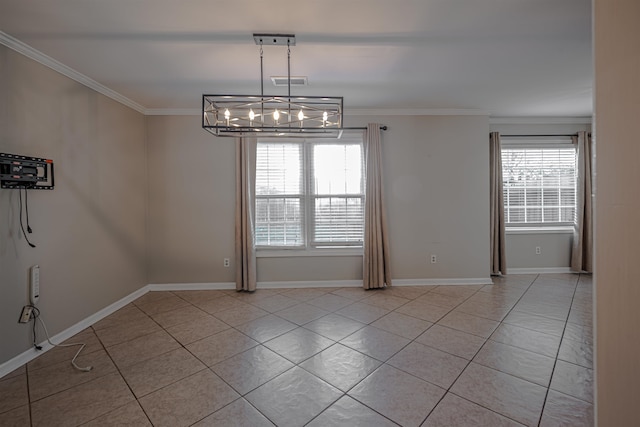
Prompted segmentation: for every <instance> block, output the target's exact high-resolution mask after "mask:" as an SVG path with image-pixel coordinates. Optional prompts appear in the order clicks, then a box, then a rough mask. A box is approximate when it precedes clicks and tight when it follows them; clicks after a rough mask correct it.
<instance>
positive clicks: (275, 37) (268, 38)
mask: <svg viewBox="0 0 640 427" xmlns="http://www.w3.org/2000/svg"><path fill="white" fill-rule="evenodd" d="M253 40H254V41H255V42H256V44H257V45H258V46H259V45H264V46H268V45H271V46H287V45H289V46H295V45H296V35H295V34H254V35H253Z"/></svg>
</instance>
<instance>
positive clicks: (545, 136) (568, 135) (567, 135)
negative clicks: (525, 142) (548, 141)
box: [500, 132, 591, 138]
mask: <svg viewBox="0 0 640 427" xmlns="http://www.w3.org/2000/svg"><path fill="white" fill-rule="evenodd" d="M588 135H589V136H591V132H589V133H588ZM560 136H564V137H571V136H578V134H577V133H564V134H544V135H507V134H504V135H503V134H500V137H501V138H502V137H504V138H550V137H560Z"/></svg>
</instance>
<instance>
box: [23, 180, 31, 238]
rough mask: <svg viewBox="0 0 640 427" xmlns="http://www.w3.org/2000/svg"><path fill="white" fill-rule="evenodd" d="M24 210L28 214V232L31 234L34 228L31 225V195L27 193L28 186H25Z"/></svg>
mask: <svg viewBox="0 0 640 427" xmlns="http://www.w3.org/2000/svg"><path fill="white" fill-rule="evenodd" d="M24 208H25V209H24V210H25V212H26V214H27V233H29V234H31V233H33V230H32V229H31V226H30V225H29V196H28V193H27V187H25V188H24Z"/></svg>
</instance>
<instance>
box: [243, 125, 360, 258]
mask: <svg viewBox="0 0 640 427" xmlns="http://www.w3.org/2000/svg"><path fill="white" fill-rule="evenodd" d="M270 142H271V143H291V144H300V146H301V147H302V165H301V166H302V186H303V187H302V188H303V190H304V193H303V194H301V195H300V196H299V197H300V199H301V201H302V203H301V206H302V211H303V212H302V215H301V221H302V224H301V226H302V235H303V241H304V243H303V244H302V245H297V246H282V245H258V244H256V255H257V256H258V257H281V256H285V257H286V256H339V255H347V256H348V255H359V254H362V251H363V246H364V233H363V236H362V240H361V241H360V242H353V243H349V242H346V244H343V243H331V242H327V243H318V242H316V241H315V228H316V227H315V200H316V199H317V198H318V197H322V196H334V197H339V198H342V197H344V198H347V197H360V198H361V200H362V229H363V231H364V199H365V189H366V182H365V179H366V174H365V153H364V137H363V135H358V134H346V133H345V134H343V136H342V137H341V138H340V139H337V140H336V139H329V138H313V139H311V138H277V137H269V138H258V140H257V144H260V143H270ZM336 144H338V145H341V144H345V145H360V147H361V159H360V160H361V190H362V193H358V194H351V193H349V194H346V193H345V194H338V195H331V194H328V195H325V194H315V191H314V188H313V176H311V175H312V174H313V173H314V170H313V163H312V162H313V153H312V152H313V146H314V145H336ZM256 160H257V158H256ZM288 197H294V196H289V195H286V196H285V195H263V196H258V195H257V194H255V199H256V200H255V201H254V209H255V207H256V205H257V200H258V199H259V198H263V199H267V198H288ZM295 197H296V198H297V197H298V196H297V195H296V196H295Z"/></svg>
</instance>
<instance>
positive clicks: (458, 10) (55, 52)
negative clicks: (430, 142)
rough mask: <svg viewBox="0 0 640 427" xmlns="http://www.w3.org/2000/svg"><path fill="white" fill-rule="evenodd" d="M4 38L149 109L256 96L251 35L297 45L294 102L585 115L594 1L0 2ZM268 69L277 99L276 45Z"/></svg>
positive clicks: (267, 55) (281, 70) (270, 90)
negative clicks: (210, 97)
mask: <svg viewBox="0 0 640 427" xmlns="http://www.w3.org/2000/svg"><path fill="white" fill-rule="evenodd" d="M0 31H2V32H4V33H6V34H8V35H10V36H11V37H13V38H15V39H18V40H20V41H21V42H23V43H26V44H27V45H29V46H31V47H32V48H34V49H36V50H37V51H40V52H42V53H44V54H46V55H48V56H50V57H52V58H54V59H55V60H57V61H59V62H61V63H62V64H65V65H66V66H68V67H71V68H72V69H74V70H76V71H78V72H79V73H81V74H83V75H85V76H88V77H89V78H91V79H93V80H95V81H97V82H98V83H100V84H101V85H104V86H105V87H107V88H109V89H111V90H113V91H115V92H117V93H119V94H121V95H123V96H124V97H126V98H128V99H130V100H132V101H134V102H135V103H137V104H140V105H142V106H143V107H144V108H145V109H197V108H199V107H200V104H201V96H202V94H203V93H215V94H225V93H229V94H259V93H260V82H259V76H260V68H259V48H258V46H256V45H255V43H254V41H253V37H252V34H253V33H293V34H295V35H296V39H297V45H296V46H294V47H292V48H291V73H292V75H302V76H307V77H308V81H309V83H308V86H306V87H301V88H298V87H294V88H292V94H293V95H326V96H344V105H345V109H346V110H347V111H348V110H349V109H385V110H388V109H417V110H418V109H479V110H483V111H486V112H488V113H489V114H491V115H493V116H549V117H551V116H563V117H577V116H590V115H591V114H592V90H593V67H592V48H591V1H590V0H562V1H558V0H323V1H315V0H295V1H294V0H271V1H264V0H228V1H217V0H180V1H178V0H108V1H107V0H104V1H90V0H0ZM264 64H265V71H264V75H265V93H267V94H283V93H286V88H276V87H274V86H273V85H272V83H271V81H270V79H269V76H272V75H277V76H281V75H286V73H287V68H286V47H281V46H280V47H278V46H266V47H265V48H264ZM283 91H284V92H283Z"/></svg>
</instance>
